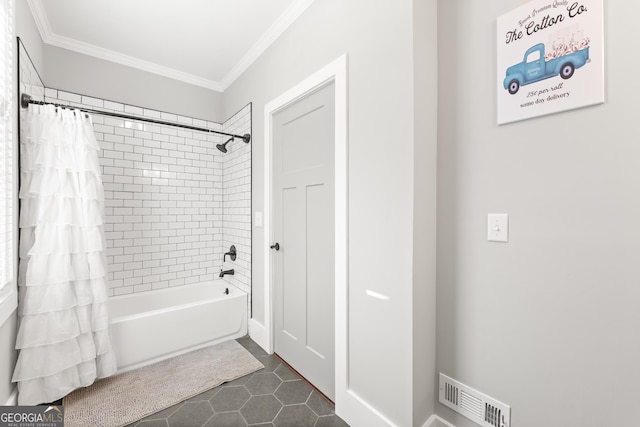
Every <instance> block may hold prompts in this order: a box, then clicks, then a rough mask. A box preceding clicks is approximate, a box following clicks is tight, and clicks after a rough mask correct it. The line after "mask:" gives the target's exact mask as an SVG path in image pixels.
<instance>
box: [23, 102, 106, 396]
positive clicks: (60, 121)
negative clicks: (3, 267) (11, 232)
mask: <svg viewBox="0 0 640 427" xmlns="http://www.w3.org/2000/svg"><path fill="white" fill-rule="evenodd" d="M26 114H27V118H26V120H25V122H24V124H25V126H26V129H25V131H24V134H23V138H22V140H21V143H20V150H21V158H20V164H21V172H20V178H21V184H20V199H21V208H20V268H19V277H18V283H19V292H20V293H19V307H18V310H19V311H18V313H19V316H20V318H19V322H20V323H19V329H18V337H17V343H16V348H17V349H19V350H20V354H19V356H18V363H17V365H16V369H15V371H14V375H13V381H14V382H17V383H18V390H19V395H18V403H19V404H20V405H35V404H39V403H46V402H52V401H55V400H57V399H60V398H61V397H63V396H65V395H66V394H67V393H69V392H71V391H72V390H74V389H76V388H78V387H84V386H88V385H90V384H92V383H93V382H94V381H95V379H96V378H103V377H106V376H109V375H111V374H113V373H115V371H116V361H115V356H114V354H113V352H112V350H111V343H110V339H109V320H108V314H107V291H106V289H107V283H106V282H107V279H106V276H107V265H106V256H105V249H106V245H105V240H104V229H103V218H104V214H103V212H104V194H103V187H102V180H101V177H100V167H99V164H98V149H99V146H98V143H97V142H96V139H95V136H94V134H93V128H92V124H91V120H90V118H89V117H87V116H86V115H85V114H84V113H81V112H80V111H77V110H76V111H73V110H68V109H62V108H56V107H55V106H52V105H47V106H39V105H31V106H29V108H28V110H27V112H26Z"/></svg>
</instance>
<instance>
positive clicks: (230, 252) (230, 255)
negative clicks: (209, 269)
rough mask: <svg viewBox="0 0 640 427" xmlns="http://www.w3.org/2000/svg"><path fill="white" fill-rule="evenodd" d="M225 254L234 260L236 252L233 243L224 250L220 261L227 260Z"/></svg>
mask: <svg viewBox="0 0 640 427" xmlns="http://www.w3.org/2000/svg"><path fill="white" fill-rule="evenodd" d="M227 255H229V258H231V261H235V260H236V256H237V252H236V246H235V245H231V247H230V248H229V252H225V254H224V255H223V256H222V262H225V261H226V260H227Z"/></svg>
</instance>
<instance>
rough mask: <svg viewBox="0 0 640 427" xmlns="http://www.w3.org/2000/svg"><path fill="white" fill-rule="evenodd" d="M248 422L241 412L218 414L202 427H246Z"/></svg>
mask: <svg viewBox="0 0 640 427" xmlns="http://www.w3.org/2000/svg"><path fill="white" fill-rule="evenodd" d="M246 426H247V422H246V421H245V420H244V418H242V415H240V413H239V412H225V413H224V414H216V415H214V416H213V418H211V419H210V420H209V421H207V423H206V424H205V425H203V426H202V427H246Z"/></svg>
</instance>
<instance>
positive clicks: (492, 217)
mask: <svg viewBox="0 0 640 427" xmlns="http://www.w3.org/2000/svg"><path fill="white" fill-rule="evenodd" d="M487 240H489V241H490V242H505V243H506V242H508V241H509V215H507V214H489V215H487Z"/></svg>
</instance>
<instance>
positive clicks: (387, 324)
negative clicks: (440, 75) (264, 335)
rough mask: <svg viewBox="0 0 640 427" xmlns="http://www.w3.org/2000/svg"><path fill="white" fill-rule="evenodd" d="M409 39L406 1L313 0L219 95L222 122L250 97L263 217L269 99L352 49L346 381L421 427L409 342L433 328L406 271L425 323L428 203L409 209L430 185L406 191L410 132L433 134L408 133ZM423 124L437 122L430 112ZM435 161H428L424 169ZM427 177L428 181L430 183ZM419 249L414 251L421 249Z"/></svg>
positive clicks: (256, 278) (256, 198)
mask: <svg viewBox="0 0 640 427" xmlns="http://www.w3.org/2000/svg"><path fill="white" fill-rule="evenodd" d="M423 7H425V8H426V9H423V10H426V11H430V12H431V16H434V15H435V2H434V1H425V2H424V5H423ZM430 21H434V20H433V19H431V20H430ZM427 33H428V32H427ZM420 34H421V35H420V36H416V37H417V38H416V40H417V41H418V42H420V43H423V38H427V39H428V38H429V37H433V36H432V35H431V36H430V35H428V34H424V35H423V34H422V33H420ZM413 43H414V34H413V2H412V1H410V0H403V1H395V2H370V1H364V0H359V1H358V0H352V1H348V2H345V1H342V0H318V1H316V2H314V3H313V4H312V5H311V6H310V7H309V9H307V10H306V11H305V12H304V13H303V14H302V15H301V17H300V18H299V19H298V20H297V21H296V22H295V23H294V24H293V25H292V26H291V27H289V29H288V30H287V31H286V32H285V33H284V34H283V35H282V36H281V37H280V38H279V39H278V40H277V41H276V42H275V43H274V44H273V45H272V46H271V47H270V48H269V49H267V51H266V52H265V54H264V55H262V57H260V58H259V59H258V60H257V61H256V62H255V63H254V64H253V65H252V66H251V67H250V68H249V69H248V70H247V71H246V72H245V73H244V74H243V75H242V76H241V77H240V78H239V79H238V80H237V81H236V82H235V83H234V84H233V85H231V87H229V88H228V89H227V90H226V91H225V93H224V101H223V105H224V111H225V115H226V116H228V115H230V114H231V113H233V112H235V111H237V110H238V109H239V108H241V107H242V106H243V105H245V104H246V103H247V102H248V101H252V102H253V111H254V116H253V117H254V121H253V140H252V144H253V159H254V161H253V176H254V180H253V182H254V186H253V210H254V211H263V209H264V194H263V182H264V167H263V161H262V159H263V157H264V152H263V140H264V134H263V133H264V106H265V104H266V103H267V102H269V101H271V100H272V99H274V98H276V97H277V96H279V95H280V94H282V93H284V92H285V91H286V90H288V89H289V88H291V87H293V86H294V85H295V84H297V83H299V82H300V81H302V80H303V79H304V78H306V77H307V76H309V75H311V74H312V73H313V72H314V71H316V70H318V69H320V68H321V67H322V66H324V65H326V64H328V63H329V62H331V61H333V60H334V59H336V58H337V57H338V56H340V55H341V54H343V53H347V54H348V62H349V94H348V96H349V153H348V156H349V162H348V167H349V175H348V180H349V184H348V185H349V205H348V208H349V224H348V227H349V236H348V238H349V289H350V292H349V321H350V324H349V333H350V337H351V338H350V342H349V370H350V377H349V379H350V386H351V389H352V390H353V391H354V392H355V393H357V394H358V395H360V396H361V397H363V398H364V399H365V400H366V401H368V402H369V403H371V404H372V405H373V406H374V407H375V408H376V409H378V410H379V411H380V412H381V413H382V414H384V415H385V416H387V417H388V418H389V419H391V421H393V422H395V423H397V424H398V425H402V426H408V425H413V424H414V423H415V424H416V425H422V423H423V422H424V421H425V419H426V418H425V416H424V414H425V413H427V412H428V411H429V409H430V408H432V405H433V399H432V398H430V397H428V396H431V394H432V392H433V382H429V380H428V378H425V377H426V376H428V374H426V373H425V372H422V371H421V372H420V377H419V378H418V380H419V381H423V380H425V381H427V382H426V388H427V390H426V391H425V390H418V393H416V396H420V397H421V398H423V399H424V400H421V401H417V402H414V401H413V396H414V390H413V385H414V383H413V358H414V353H413V351H412V349H414V345H415V344H416V343H415V342H414V340H424V341H428V340H429V339H430V333H429V328H434V327H435V326H434V325H433V320H431V319H429V316H428V315H425V319H422V318H421V315H418V316H417V317H416V319H417V320H420V321H422V320H424V322H425V324H420V325H413V320H414V319H413V309H412V307H413V304H412V297H413V292H414V285H413V284H414V274H415V275H416V276H418V277H419V278H420V280H421V283H422V284H423V285H424V286H426V287H427V291H426V292H425V293H421V292H417V293H416V298H417V299H419V300H420V301H422V302H425V309H426V310H430V311H431V315H432V316H433V309H432V307H433V298H432V299H431V301H430V302H429V301H424V300H425V299H427V298H428V296H429V294H432V292H430V291H429V290H428V287H429V286H431V289H433V286H434V285H433V280H431V282H430V283H429V280H428V276H429V274H432V273H433V270H432V269H430V268H426V269H425V270H424V271H422V270H420V269H419V268H416V270H415V272H414V259H413V256H412V252H413V250H412V248H413V244H414V197H416V198H418V197H419V198H420V200H421V203H423V202H424V203H425V204H424V205H423V206H422V207H421V208H418V207H417V208H416V212H421V211H422V209H425V208H426V210H429V208H430V209H431V210H432V212H433V210H434V209H435V207H434V201H433V200H432V201H431V203H429V201H428V199H429V197H430V196H432V194H433V193H432V188H433V185H432V186H431V188H428V187H429V183H428V184H427V188H428V189H427V190H426V192H425V194H421V195H419V196H416V195H414V179H415V178H416V177H419V176H421V174H418V175H417V176H414V148H415V147H414V132H415V133H416V134H419V135H420V138H421V140H423V141H426V143H430V144H432V147H433V146H434V145H435V134H433V135H430V134H429V132H425V130H424V129H423V128H422V127H421V126H417V127H416V128H415V129H414V70H413V53H414V49H413V48H414V46H413ZM431 45H433V43H431ZM428 47H429V46H428V44H427V46H416V49H421V48H428ZM431 55H434V52H433V51H432V52H431ZM432 63H433V62H432ZM429 76H430V77H426V85H427V86H429V78H431V87H429V88H428V89H430V90H428V91H427V96H428V94H433V86H435V80H434V79H435V77H434V76H435V69H434V68H433V67H432V70H431V71H430V74H429ZM424 84H425V83H424V82H423V83H422V85H424ZM417 85H418V84H417V83H416V86H417ZM433 100H434V98H431V101H433ZM420 102H424V98H422V97H421V101H420ZM434 107H435V105H433V106H429V107H427V111H428V114H434V111H435V108H434ZM420 119H421V120H422V119H425V120H427V121H430V120H433V121H435V116H432V117H431V118H430V117H427V118H420ZM434 129H435V127H433V128H432V129H431V131H432V132H433V130H434ZM430 138H431V139H430ZM417 153H418V155H419V156H420V157H421V158H427V159H428V158H429V156H433V155H434V154H435V151H434V150H433V149H431V150H427V152H425V153H423V152H421V151H420V150H419V149H418V150H417ZM433 163H434V161H433V160H431V161H428V162H427V168H428V167H429V166H431V165H433ZM430 172H431V174H433V172H434V171H433V170H431V171H430ZM428 179H430V180H431V181H430V182H431V184H433V176H431V177H430V178H428ZM430 218H431V225H429V224H428V225H427V228H429V227H433V214H431V215H430ZM426 221H427V222H429V218H426ZM262 231H263V230H262V229H261V228H254V229H253V296H254V304H253V317H254V319H255V320H257V321H258V322H260V323H262V322H263V321H264V316H265V313H264V310H263V304H264V302H263V301H264V288H263V287H264V283H263V282H264V281H263V272H264V265H263V253H264V250H265V248H266V247H267V244H268V242H265V241H264V240H263V235H262ZM428 232H429V233H433V230H432V229H428ZM427 240H428V238H427ZM433 244H434V241H433V239H432V241H431V245H432V246H433ZM417 245H418V246H419V247H422V245H423V243H422V242H420V243H418V244H417ZM399 248H400V249H399ZM428 252H429V251H428V250H427V251H426V252H420V253H421V254H422V253H428ZM420 261H421V260H420ZM426 262H427V264H429V263H430V262H431V261H430V260H427V261H426ZM367 289H371V290H373V291H376V292H379V293H382V294H386V295H390V296H391V299H390V300H389V302H388V303H381V302H380V301H377V300H374V299H372V298H370V297H368V296H367V295H366V294H365V291H366V290H367ZM416 289H417V290H419V289H418V287H416ZM414 326H415V327H417V328H416V333H415V334H413V332H414ZM418 329H420V330H419V331H418ZM431 335H432V334H431ZM421 346H422V343H421V344H420V345H419V347H420V348H418V349H416V350H415V354H416V355H418V356H420V355H422V354H423V353H424V351H425V348H427V347H426V346H425V347H421ZM430 351H431V352H433V347H431V348H430ZM432 358H433V356H432ZM416 363H417V364H419V363H420V362H417V361H416ZM424 363H426V366H427V368H426V369H425V370H426V371H430V373H431V375H432V373H433V363H431V365H429V363H430V362H429V359H428V355H427V360H425V361H424ZM414 405H425V406H426V410H422V409H416V414H417V416H418V417H419V418H421V419H416V420H414V419H413V416H414V415H413V409H414Z"/></svg>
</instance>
